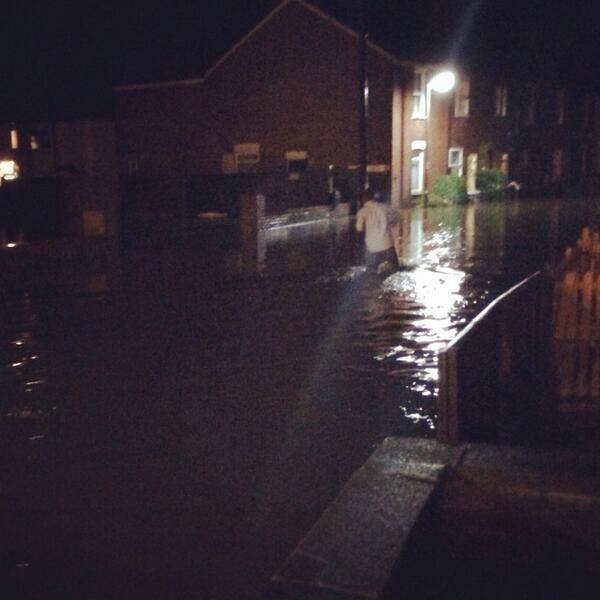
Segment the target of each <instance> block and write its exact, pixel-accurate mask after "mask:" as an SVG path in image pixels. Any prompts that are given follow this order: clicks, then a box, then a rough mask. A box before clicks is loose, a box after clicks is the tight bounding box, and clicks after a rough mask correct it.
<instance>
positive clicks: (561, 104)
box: [556, 90, 565, 125]
mask: <svg viewBox="0 0 600 600" xmlns="http://www.w3.org/2000/svg"><path fill="white" fill-rule="evenodd" d="M564 122H565V92H564V90H557V91H556V123H557V124H558V125H562V124H563V123H564Z"/></svg>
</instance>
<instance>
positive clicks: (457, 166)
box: [448, 146, 464, 177]
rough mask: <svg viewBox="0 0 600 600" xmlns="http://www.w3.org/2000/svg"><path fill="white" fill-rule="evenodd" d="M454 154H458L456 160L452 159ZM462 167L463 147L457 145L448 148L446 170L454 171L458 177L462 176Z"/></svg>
mask: <svg viewBox="0 0 600 600" xmlns="http://www.w3.org/2000/svg"><path fill="white" fill-rule="evenodd" d="M454 156H458V160H452V159H453V157H454ZM463 169H464V149H463V148H459V147H457V146H456V147H452V148H448V170H449V171H450V172H451V173H455V174H456V175H458V176H459V177H462V176H463Z"/></svg>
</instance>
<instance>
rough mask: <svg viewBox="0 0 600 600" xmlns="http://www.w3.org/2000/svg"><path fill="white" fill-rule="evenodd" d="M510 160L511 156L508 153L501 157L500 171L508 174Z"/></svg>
mask: <svg viewBox="0 0 600 600" xmlns="http://www.w3.org/2000/svg"><path fill="white" fill-rule="evenodd" d="M508 159H509V156H508V154H507V153H504V154H502V155H501V156H500V170H501V171H502V172H503V173H508V166H509V162H508Z"/></svg>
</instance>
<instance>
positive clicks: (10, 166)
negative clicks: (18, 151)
mask: <svg viewBox="0 0 600 600" xmlns="http://www.w3.org/2000/svg"><path fill="white" fill-rule="evenodd" d="M18 176H19V165H18V164H17V163H16V162H15V161H14V160H0V185H2V182H3V181H12V180H13V179H16V178H17V177H18Z"/></svg>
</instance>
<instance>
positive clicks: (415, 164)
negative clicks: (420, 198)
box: [410, 141, 427, 195]
mask: <svg viewBox="0 0 600 600" xmlns="http://www.w3.org/2000/svg"><path fill="white" fill-rule="evenodd" d="M426 146H427V144H426V143H425V142H423V141H415V142H413V143H412V144H411V150H412V154H411V159H410V192H411V194H413V195H418V194H422V193H423V192H424V191H425V148H426Z"/></svg>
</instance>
